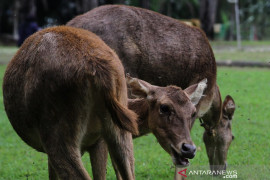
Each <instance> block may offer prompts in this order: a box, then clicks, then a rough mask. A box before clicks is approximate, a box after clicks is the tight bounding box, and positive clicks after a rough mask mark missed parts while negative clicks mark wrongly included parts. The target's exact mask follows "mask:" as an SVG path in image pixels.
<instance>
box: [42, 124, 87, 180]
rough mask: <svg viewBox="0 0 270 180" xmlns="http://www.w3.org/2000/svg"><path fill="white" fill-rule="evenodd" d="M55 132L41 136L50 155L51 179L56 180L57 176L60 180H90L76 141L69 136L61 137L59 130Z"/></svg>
mask: <svg viewBox="0 0 270 180" xmlns="http://www.w3.org/2000/svg"><path fill="white" fill-rule="evenodd" d="M54 132H56V133H54ZM54 132H53V131H52V132H50V133H48V132H47V133H41V134H40V137H41V140H42V142H43V147H44V150H45V152H46V153H47V155H48V161H49V171H50V178H52V179H54V178H56V175H57V177H58V178H59V179H67V180H72V179H81V180H90V179H91V178H90V176H89V175H88V173H87V171H86V170H85V168H84V166H83V163H82V160H81V153H80V149H79V148H77V146H76V143H74V142H75V141H73V140H72V138H71V137H68V135H67V134H66V135H65V136H64V135H60V133H59V132H61V130H59V129H58V130H57V131H54Z"/></svg>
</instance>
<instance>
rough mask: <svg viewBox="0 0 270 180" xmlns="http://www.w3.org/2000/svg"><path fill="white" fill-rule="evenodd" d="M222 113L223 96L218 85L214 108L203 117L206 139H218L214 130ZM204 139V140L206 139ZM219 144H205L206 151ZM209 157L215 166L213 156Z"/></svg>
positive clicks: (202, 123)
mask: <svg viewBox="0 0 270 180" xmlns="http://www.w3.org/2000/svg"><path fill="white" fill-rule="evenodd" d="M221 113H222V100H221V95H220V91H219V88H218V86H217V85H216V87H215V92H214V98H213V102H212V106H211V108H210V109H209V111H208V112H207V113H206V114H205V115H204V116H203V117H202V122H201V126H203V127H204V129H205V131H204V137H205V135H207V136H208V137H209V136H211V137H214V138H215V137H216V132H215V131H213V128H215V127H217V125H218V124H219V123H220V118H221ZM204 137H203V139H204ZM217 143H218V142H217V141H215V142H214V144H211V145H210V144H206V143H205V141H204V144H205V147H206V149H208V148H213V147H218V144H217ZM207 155H208V159H209V163H210V166H211V165H213V159H212V158H211V155H209V154H207Z"/></svg>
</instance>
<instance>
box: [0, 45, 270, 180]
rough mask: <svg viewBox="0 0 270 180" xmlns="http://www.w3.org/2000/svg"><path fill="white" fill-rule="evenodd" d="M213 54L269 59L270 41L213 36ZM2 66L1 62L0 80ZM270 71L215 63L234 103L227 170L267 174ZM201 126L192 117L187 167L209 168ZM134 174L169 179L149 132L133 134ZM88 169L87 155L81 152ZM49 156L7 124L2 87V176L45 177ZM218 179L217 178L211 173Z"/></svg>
mask: <svg viewBox="0 0 270 180" xmlns="http://www.w3.org/2000/svg"><path fill="white" fill-rule="evenodd" d="M211 44H212V46H213V49H214V52H215V56H216V59H220V60H226V59H232V60H258V61H264V62H267V61H268V59H269V57H270V56H269V55H270V54H269V52H270V51H264V50H263V51H261V50H262V49H263V48H265V47H266V49H267V48H269V46H270V42H244V43H243V46H244V50H243V51H237V50H233V49H232V48H233V47H236V42H211ZM16 50H17V48H16V47H12V48H10V47H8V48H6V47H0V64H5V63H6V62H8V61H9V60H10V59H11V58H12V56H13V55H14V53H15V52H16ZM5 68H6V66H5V65H0V85H1V87H2V81H3V74H4V71H5ZM269 77H270V71H269V70H267V69H236V68H219V69H218V84H219V86H220V89H221V93H222V96H223V98H224V97H225V96H226V95H227V94H230V95H231V96H232V97H233V98H234V99H235V102H236V104H237V109H236V112H235V117H234V120H233V134H234V135H235V140H234V141H233V142H232V145H231V147H230V149H229V153H228V164H229V167H228V169H229V170H237V175H238V179H270V178H269V177H268V176H269V175H270V170H269V169H270V162H269V159H270V148H269V147H270V141H269V139H270V133H268V129H269V127H270V121H269V118H270V111H269V109H270V103H269V99H270V93H269V92H270V79H269ZM202 134H203V129H202V128H201V127H200V125H199V122H196V123H195V125H194V127H193V129H192V133H191V135H192V139H193V141H194V143H195V144H196V146H197V150H198V151H197V154H196V157H195V158H194V159H193V160H191V166H190V167H188V171H190V170H192V169H193V170H198V169H206V170H207V169H209V167H208V159H207V155H206V151H205V147H204V144H203V142H202ZM134 156H135V159H136V164H135V166H136V170H135V171H136V178H137V179H139V180H140V179H154V180H155V179H173V175H174V168H173V164H172V162H171V158H170V157H169V155H168V154H167V153H166V152H165V151H164V150H163V149H162V148H161V147H160V145H159V144H158V143H157V141H156V139H155V137H154V136H153V135H148V136H144V137H141V138H138V139H135V140H134ZM83 162H84V165H85V167H86V169H87V170H88V171H89V173H90V174H91V165H90V161H89V155H88V154H85V155H84V156H83ZM47 169H48V168H47V156H46V155H45V154H42V153H39V152H36V151H35V150H33V149H32V148H30V147H29V146H27V145H26V144H25V143H24V142H23V141H22V140H21V139H20V138H19V137H18V135H17V134H16V133H15V131H14V130H13V128H12V127H11V125H10V123H9V121H8V119H7V117H6V114H5V112H4V107H3V96H2V88H0V180H8V179H10V180H13V179H48V172H47ZM188 171H187V172H188ZM209 178H211V177H209V176H202V177H200V176H195V175H194V176H188V179H209ZM107 179H115V175H114V171H113V167H112V165H111V163H109V164H108V166H107ZM214 179H219V178H214Z"/></svg>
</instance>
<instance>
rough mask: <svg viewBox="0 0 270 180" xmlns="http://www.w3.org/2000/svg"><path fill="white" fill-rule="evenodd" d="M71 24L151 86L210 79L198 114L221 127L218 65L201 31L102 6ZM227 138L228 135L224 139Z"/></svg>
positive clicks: (163, 18)
mask: <svg viewBox="0 0 270 180" xmlns="http://www.w3.org/2000/svg"><path fill="white" fill-rule="evenodd" d="M67 25H68V26H74V27H79V28H83V29H86V30H89V31H92V32H94V33H95V34H97V35H98V36H99V37H101V39H103V40H104V41H105V42H106V44H108V45H109V46H110V47H111V48H112V49H114V50H115V51H116V53H117V54H118V56H119V58H120V59H121V61H122V63H123V65H124V67H125V70H126V72H128V73H130V74H131V75H132V76H134V77H138V78H140V79H143V80H145V81H147V82H150V83H152V84H156V85H159V86H167V85H169V84H174V85H177V86H179V87H182V88H187V87H188V86H190V85H191V84H195V83H198V82H199V81H200V80H201V79H204V78H207V80H208V83H207V84H208V87H207V89H206V91H205V97H204V98H203V99H202V101H201V102H200V103H199V104H198V105H197V109H198V113H197V116H198V117H203V120H204V124H206V125H207V126H210V127H218V124H219V123H220V121H221V118H222V116H223V115H222V101H221V97H220V93H219V90H217V91H216V89H218V87H217V84H216V62H215V58H214V54H213V51H212V48H211V46H210V44H209V42H208V40H207V38H206V36H205V34H204V33H203V32H202V31H201V30H200V29H199V28H195V27H191V26H188V25H186V24H184V23H181V22H179V21H178V20H175V19H172V18H170V17H167V16H164V15H161V14H158V13H156V12H153V11H149V10H145V9H141V8H136V7H130V6H124V5H107V6H101V7H98V8H96V9H93V10H92V11H89V12H87V13H85V14H83V15H80V16H77V17H75V18H74V19H72V20H71V21H70V22H68V23H67ZM205 127H206V126H205ZM206 131H207V130H206ZM226 136H230V134H228V135H227V134H224V135H223V137H222V138H227V137H226ZM213 143H215V142H213ZM206 146H207V145H206ZM218 148H220V151H223V149H224V148H223V147H221V146H218ZM225 149H226V148H225ZM224 153H225V151H224ZM226 153H227V152H226ZM224 157H225V156H224ZM225 161H226V159H225ZM220 165H224V164H220Z"/></svg>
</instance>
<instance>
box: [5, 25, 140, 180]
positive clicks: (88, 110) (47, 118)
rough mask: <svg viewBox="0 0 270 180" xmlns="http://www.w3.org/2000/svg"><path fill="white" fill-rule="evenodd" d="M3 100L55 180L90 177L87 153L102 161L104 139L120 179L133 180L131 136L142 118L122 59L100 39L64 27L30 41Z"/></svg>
mask: <svg viewBox="0 0 270 180" xmlns="http://www.w3.org/2000/svg"><path fill="white" fill-rule="evenodd" d="M3 95H4V105H5V110H6V113H7V115H8V118H9V120H10V122H11V124H12V126H13V128H14V129H15V131H16V132H17V133H18V135H19V136H20V137H21V138H22V140H24V141H25V142H26V143H27V144H28V145H30V146H31V147H33V148H35V149H37V150H38V151H41V152H45V153H47V154H48V160H49V172H50V179H55V178H57V177H58V178H60V179H90V177H89V175H88V174H87V172H86V170H85V169H84V167H83V164H82V162H81V153H83V152H84V151H89V152H92V154H94V156H97V154H96V153H95V150H94V149H95V146H98V144H99V142H100V139H101V138H102V139H104V140H105V141H106V143H107V144H108V147H109V151H110V153H111V156H112V158H113V159H114V160H115V162H116V164H117V166H119V169H120V170H121V171H120V173H121V175H122V176H123V177H125V179H134V164H133V163H134V160H133V146H132V138H131V134H130V133H129V132H128V131H130V132H132V133H133V134H138V129H137V123H136V119H137V115H136V114H135V113H134V112H132V111H130V110H129V109H128V108H127V88H126V82H125V77H124V69H123V66H122V65H121V62H120V60H119V59H118V57H117V55H116V54H115V53H114V52H113V51H112V50H111V49H110V48H109V47H108V46H107V45H106V44H105V43H104V42H103V41H102V40H101V39H100V38H98V37H97V36H96V35H94V34H93V33H91V32H89V31H85V30H81V29H77V28H72V27H65V26H59V27H53V28H48V29H45V30H42V31H39V32H37V33H35V34H34V35H32V36H31V37H29V38H28V39H27V40H26V41H25V43H24V44H23V45H22V47H21V48H20V49H19V50H18V52H17V54H16V55H15V56H14V58H13V59H12V60H11V62H10V63H9V65H8V67H7V70H6V73H5V76H4V83H3ZM111 119H112V120H111ZM119 127H120V128H119ZM126 130H127V131H126ZM96 158H98V157H96ZM93 159H95V157H93Z"/></svg>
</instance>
